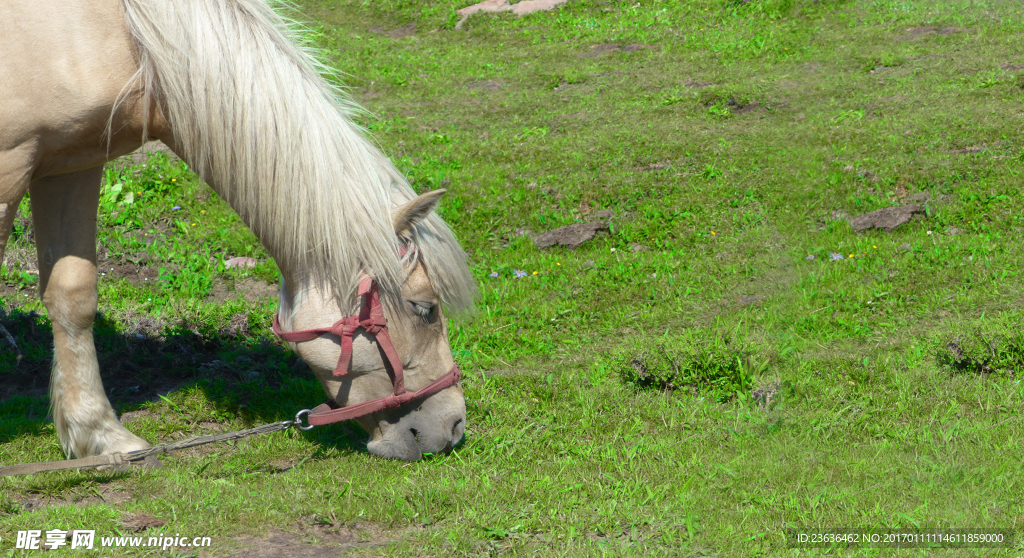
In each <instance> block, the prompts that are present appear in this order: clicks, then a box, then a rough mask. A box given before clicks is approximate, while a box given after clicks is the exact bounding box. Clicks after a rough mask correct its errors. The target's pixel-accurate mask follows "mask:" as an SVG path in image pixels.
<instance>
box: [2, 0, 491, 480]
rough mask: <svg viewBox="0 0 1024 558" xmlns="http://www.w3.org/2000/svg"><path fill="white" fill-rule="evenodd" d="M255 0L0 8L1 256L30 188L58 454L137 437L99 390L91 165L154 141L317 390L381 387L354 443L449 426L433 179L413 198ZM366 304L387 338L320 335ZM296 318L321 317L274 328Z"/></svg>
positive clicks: (446, 234) (459, 268) (440, 237)
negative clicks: (240, 248) (246, 232)
mask: <svg viewBox="0 0 1024 558" xmlns="http://www.w3.org/2000/svg"><path fill="white" fill-rule="evenodd" d="M267 1H273V0H70V1H68V2H61V3H60V5H59V6H58V5H54V4H52V3H48V2H38V1H37V0H6V1H4V2H0V53H3V54H4V60H3V61H2V62H0V260H2V257H3V252H4V248H5V247H6V244H7V239H8V235H9V234H10V232H11V228H12V223H13V219H14V216H15V215H14V214H15V212H16V209H17V207H18V204H19V203H20V201H21V199H22V197H23V196H24V195H25V193H26V191H28V192H30V199H31V203H32V218H33V223H34V227H35V240H36V245H37V246H36V249H37V254H38V257H39V293H40V296H41V297H42V301H43V304H44V305H45V306H46V310H47V312H48V314H49V317H50V320H51V321H52V323H53V337H54V358H53V369H52V372H51V379H50V391H51V402H52V410H53V420H54V425H55V427H56V430H57V435H58V437H59V438H60V442H61V445H62V446H63V448H64V451H65V452H66V453H67V454H68V455H69V456H76V457H86V456H92V455H99V454H106V453H113V452H127V451H132V450H138V449H143V448H146V447H148V444H147V443H146V441H144V440H142V439H141V438H139V437H137V436H135V435H134V434H132V433H131V432H129V431H128V430H126V429H125V428H124V427H123V426H122V425H121V423H120V422H119V421H118V419H117V416H116V415H115V414H114V411H113V409H112V407H111V406H110V402H109V401H108V400H107V397H106V395H105V392H104V389H103V385H102V382H101V380H100V371H99V365H98V363H97V360H96V349H95V346H94V343H93V334H92V323H93V319H94V317H95V315H96V309H97V286H96V284H97V278H96V214H97V210H98V197H99V193H100V177H101V173H102V166H103V164H104V163H105V162H107V161H109V160H111V159H113V158H115V157H118V156H121V155H124V154H126V153H129V152H131V151H133V150H135V149H137V148H138V147H139V146H140V145H141V144H142V143H143V142H144V141H147V140H152V139H159V140H161V141H163V142H164V143H165V144H167V145H168V146H170V148H171V149H172V150H173V151H174V152H175V153H177V154H178V155H179V156H180V157H181V158H182V159H183V160H184V161H186V162H187V163H188V164H189V166H190V167H191V168H192V169H193V170H194V171H196V172H197V173H198V174H199V175H200V176H201V177H202V178H203V179H204V180H206V181H207V183H209V184H210V185H211V186H212V187H213V189H214V190H216V192H217V193H218V194H219V195H220V196H221V198H223V199H224V200H225V201H226V202H227V203H229V204H230V205H231V207H232V208H233V209H234V210H235V211H236V212H237V213H238V214H239V216H240V217H241V218H242V220H243V221H244V222H245V223H246V225H247V226H248V227H249V228H250V229H252V230H253V232H254V233H255V234H256V236H257V237H258V238H259V239H260V242H262V244H263V245H264V246H265V247H266V249H267V251H268V252H269V253H270V254H271V256H272V257H273V258H274V260H275V261H276V262H277V264H278V266H279V267H280V269H281V272H282V276H283V282H282V288H281V298H280V302H279V308H278V310H279V321H275V331H279V332H281V335H282V337H283V338H285V339H286V340H288V342H289V343H290V345H291V346H292V348H293V349H294V350H295V351H296V352H297V353H298V354H299V356H300V357H302V358H303V359H304V360H305V361H306V363H307V364H309V366H310V367H311V368H312V369H313V371H314V373H315V374H316V375H317V377H318V378H319V379H320V381H321V383H322V384H323V386H324V389H325V391H326V392H327V395H328V397H330V398H331V399H332V400H333V402H334V403H336V404H337V405H338V406H345V405H358V404H361V403H366V402H372V401H375V400H386V403H387V405H386V406H385V408H382V409H377V410H374V411H373V412H372V413H371V414H368V415H365V416H362V417H359V418H357V419H356V420H358V421H359V423H360V425H361V426H362V427H363V428H364V429H366V430H367V432H369V433H370V434H371V440H370V443H369V445H368V449H369V451H370V452H371V453H373V454H376V455H380V456H383V457H393V458H400V459H406V460H415V459H418V458H419V457H420V456H421V455H422V454H423V453H427V452H438V451H446V450H447V449H449V448H451V447H452V445H453V444H455V443H457V442H458V441H459V440H460V439H461V437H462V435H463V430H464V428H465V416H466V407H465V401H464V398H463V393H462V390H461V387H460V386H459V385H458V384H457V383H454V382H455V379H457V377H458V376H457V368H456V367H455V366H454V362H453V359H452V355H451V351H450V349H449V346H448V339H447V329H446V321H445V317H444V315H443V313H442V311H441V305H442V303H443V304H444V305H445V306H446V307H448V308H449V309H451V308H454V309H456V310H464V309H468V308H470V307H471V305H472V302H473V298H474V296H475V293H476V287H475V284H474V282H473V279H472V275H471V274H470V271H469V269H468V267H467V265H466V256H465V253H464V252H463V251H462V249H461V248H460V247H459V244H458V242H457V241H456V240H455V238H454V236H453V235H452V233H451V231H450V230H449V229H448V227H447V226H446V225H445V223H444V222H443V221H441V219H440V218H439V217H438V216H437V214H436V213H435V212H434V211H433V210H434V208H435V207H436V204H437V202H438V200H439V199H440V195H441V194H442V193H443V191H436V192H431V193H428V194H424V195H422V196H419V197H416V196H415V194H414V192H413V191H412V189H411V188H410V187H409V185H408V183H407V182H406V181H405V179H404V177H403V176H402V175H401V174H400V173H399V172H398V171H397V169H395V167H394V166H393V165H392V164H391V162H390V161H389V160H388V159H387V158H386V157H385V156H384V155H382V154H381V153H380V151H379V150H377V149H376V148H375V147H374V146H373V144H372V143H371V142H369V141H368V140H367V139H366V138H365V137H364V136H363V134H362V133H361V131H360V129H359V128H358V127H357V126H356V125H355V124H354V123H353V122H352V120H351V116H352V114H353V112H354V111H355V110H356V108H355V106H354V105H352V104H351V103H350V102H348V101H346V100H345V99H344V97H343V96H342V95H341V94H340V93H339V91H338V90H337V89H335V88H333V87H332V86H331V85H329V84H328V82H327V80H325V79H324V77H323V76H324V74H325V72H329V69H328V68H326V67H324V66H322V65H321V64H320V63H318V62H317V61H316V58H315V56H314V55H313V54H312V53H311V52H310V51H309V50H308V49H307V48H305V47H302V46H299V45H301V44H302V40H301V39H302V38H301V36H300V33H299V32H298V31H296V26H295V25H293V24H290V23H287V22H286V21H285V20H284V19H283V18H282V17H281V16H280V15H279V14H278V13H277V12H276V11H275V10H274V8H273V7H272V6H270V5H268V3H267ZM371 280H372V283H371V282H370V281H371ZM360 285H361V286H362V287H363V288H361V290H360V294H366V295H367V296H365V297H364V296H360V295H359V294H357V286H360ZM368 285H369V286H370V287H372V291H373V296H372V297H371V296H370V293H369V292H368V289H367V286H368ZM378 297H379V298H378ZM370 298H372V299H373V300H374V301H377V300H379V303H376V304H375V305H374V306H373V309H374V311H375V312H377V314H380V313H381V312H383V318H381V319H384V318H386V320H387V330H388V332H390V336H389V339H390V342H387V343H385V342H383V341H382V338H381V333H380V332H379V331H378V332H376V333H375V332H374V331H371V330H373V329H374V328H373V327H372V326H362V327H360V326H359V325H358V323H357V324H356V325H354V326H351V327H350V330H349V331H347V332H346V333H343V332H342V330H341V329H338V328H333V329H331V324H335V325H336V326H337V325H338V324H342V323H343V322H344V321H345V319H347V318H344V317H345V316H352V315H353V314H356V313H358V312H361V310H360V309H363V310H367V311H368V310H369V309H370V308H369V306H367V304H369V303H368V302H367V301H369V300H370ZM350 325H351V324H350ZM311 328H321V330H322V331H320V332H319V333H315V334H309V335H305V336H303V335H302V334H295V335H290V334H289V332H292V333H295V332H296V331H297V330H309V329H311ZM385 333H386V332H385ZM385 337H387V336H386V335H385ZM385 341H386V340H385ZM340 357H343V358H340ZM342 361H344V362H342ZM398 361H400V362H398ZM343 364H344V366H343ZM396 368H398V369H399V370H396ZM402 370H404V381H405V387H406V388H407V389H408V390H409V391H410V392H411V391H415V390H419V389H421V388H423V386H427V385H434V386H435V387H436V386H438V385H441V384H438V383H437V382H435V380H438V379H439V378H442V377H446V378H447V376H445V374H449V375H450V376H451V378H453V379H452V380H451V382H448V383H447V384H444V385H447V386H448V387H444V389H440V391H437V392H436V393H433V394H428V395H429V396H426V397H425V398H420V399H419V400H416V401H413V402H408V401H405V400H403V401H402V403H404V404H402V405H401V406H398V407H397V408H396V405H398V400H397V399H396V398H392V397H389V394H392V391H394V393H396V394H397V393H398V391H399V384H401V381H400V380H401V378H402V373H401V371H402ZM393 381H394V386H393V384H392V382H393ZM393 387H394V390H392V388H393ZM435 391H436V390H435Z"/></svg>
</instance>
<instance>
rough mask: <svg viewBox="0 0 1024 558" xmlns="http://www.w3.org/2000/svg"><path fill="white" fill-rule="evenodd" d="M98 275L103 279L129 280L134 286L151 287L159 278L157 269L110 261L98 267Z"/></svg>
mask: <svg viewBox="0 0 1024 558" xmlns="http://www.w3.org/2000/svg"><path fill="white" fill-rule="evenodd" d="M98 268H99V269H98V270H97V274H98V275H99V278H100V280H103V279H127V280H128V282H130V283H132V284H133V285H142V284H145V285H151V284H154V283H153V282H154V281H156V278H157V277H159V275H160V272H159V270H158V269H157V268H155V267H150V266H147V265H138V264H133V263H111V262H110V261H109V260H108V261H106V262H103V263H101V264H100V265H99V266H98Z"/></svg>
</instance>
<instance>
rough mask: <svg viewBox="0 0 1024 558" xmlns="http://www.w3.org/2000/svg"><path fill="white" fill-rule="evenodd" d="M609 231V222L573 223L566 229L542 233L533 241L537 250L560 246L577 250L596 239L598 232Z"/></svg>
mask: <svg viewBox="0 0 1024 558" xmlns="http://www.w3.org/2000/svg"><path fill="white" fill-rule="evenodd" d="M606 230H608V221H594V222H593V223H573V224H571V225H566V226H564V227H558V228H557V229H552V230H550V231H548V232H546V233H541V234H539V235H537V237H536V238H534V239H533V243H534V244H535V245H536V246H537V248H548V247H550V246H554V245H556V244H557V245H559V246H565V247H566V248H576V247H577V246H579V245H580V244H583V243H584V242H586V241H588V240H590V239H592V238H594V235H596V234H597V231H606Z"/></svg>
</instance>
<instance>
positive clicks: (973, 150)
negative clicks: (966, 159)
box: [952, 145, 985, 155]
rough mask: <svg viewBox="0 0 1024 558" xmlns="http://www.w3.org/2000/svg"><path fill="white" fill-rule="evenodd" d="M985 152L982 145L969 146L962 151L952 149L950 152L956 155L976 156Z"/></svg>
mask: <svg viewBox="0 0 1024 558" xmlns="http://www.w3.org/2000/svg"><path fill="white" fill-rule="evenodd" d="M983 151H985V146H984V145H970V146H967V147H965V148H963V149H954V150H953V151H952V152H953V153H955V154H957V155H977V154H978V153H982V152H983Z"/></svg>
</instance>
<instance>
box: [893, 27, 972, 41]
mask: <svg viewBox="0 0 1024 558" xmlns="http://www.w3.org/2000/svg"><path fill="white" fill-rule="evenodd" d="M965 31H967V29H966V28H965V27H942V28H939V27H911V28H909V29H907V34H906V35H903V36H902V37H897V39H896V40H898V41H912V40H914V39H916V38H918V37H921V36H924V35H952V34H954V33H961V32H965Z"/></svg>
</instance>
